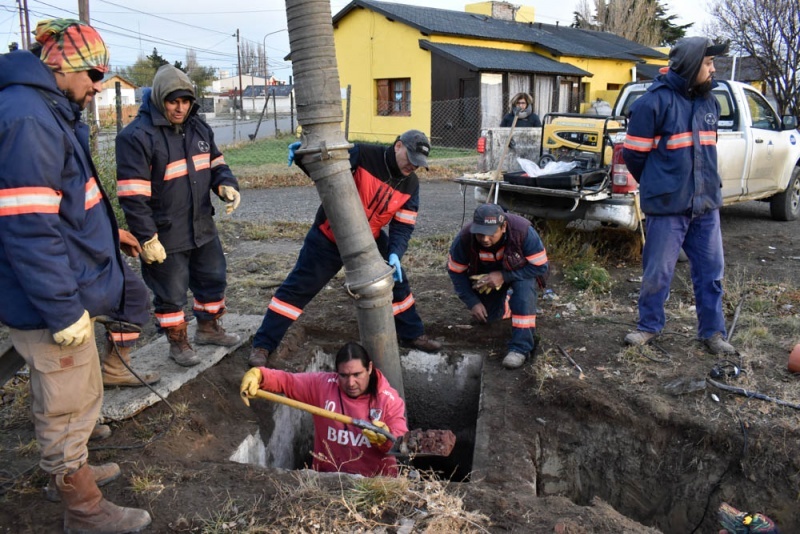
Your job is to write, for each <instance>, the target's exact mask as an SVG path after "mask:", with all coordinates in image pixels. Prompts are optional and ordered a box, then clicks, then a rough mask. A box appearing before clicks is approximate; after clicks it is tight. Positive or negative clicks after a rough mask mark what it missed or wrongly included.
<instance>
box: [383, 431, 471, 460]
mask: <svg viewBox="0 0 800 534" xmlns="http://www.w3.org/2000/svg"><path fill="white" fill-rule="evenodd" d="M455 445H456V435H455V434H453V432H452V431H450V430H422V429H417V430H410V431H409V432H407V433H406V434H405V435H403V436H401V437H399V438H397V441H395V442H394V445H393V446H392V448H391V450H390V451H389V454H391V455H393V456H414V457H422V456H450V453H452V452H453V447H455Z"/></svg>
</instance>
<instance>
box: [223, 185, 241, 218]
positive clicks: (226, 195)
mask: <svg viewBox="0 0 800 534" xmlns="http://www.w3.org/2000/svg"><path fill="white" fill-rule="evenodd" d="M219 198H221V199H222V200H224V201H225V202H227V204H228V205H227V206H225V213H227V214H228V215H230V214H231V213H233V212H234V210H235V209H236V208H238V207H239V202H241V201H242V195H240V194H239V192H238V191H237V190H236V189H234V188H233V187H231V186H229V185H221V186H219Z"/></svg>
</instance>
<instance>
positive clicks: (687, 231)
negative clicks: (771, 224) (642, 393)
mask: <svg viewBox="0 0 800 534" xmlns="http://www.w3.org/2000/svg"><path fill="white" fill-rule="evenodd" d="M726 48H727V45H725V44H714V43H713V42H712V41H711V40H709V39H706V38H705V37H687V38H685V39H681V40H680V41H678V43H677V44H676V45H675V46H674V47H672V50H670V53H669V69H668V70H667V72H666V74H664V75H662V76H659V77H658V78H657V79H656V81H654V82H653V84H652V85H651V86H650V87H649V88H648V89H647V92H646V93H645V94H644V95H642V97H641V98H639V100H637V101H636V102H634V103H633V105H632V106H631V110H630V120H629V121H628V133H627V135H626V137H625V145H624V147H623V150H622V156H623V158H624V159H625V163H626V164H627V166H628V170H629V171H630V172H631V174H632V175H633V177H634V178H635V179H636V181H637V182H639V192H640V195H641V198H642V211H643V212H644V214H645V215H646V219H645V229H646V230H647V241H646V242H645V245H644V251H643V252H642V268H643V271H644V272H643V275H642V288H641V291H640V293H639V323H638V325H637V330H636V332H631V333H629V334H628V335H626V336H625V343H627V344H628V345H644V344H645V343H649V342H650V341H651V340H652V339H653V338H654V337H656V336H657V335H658V334H659V333H660V332H661V330H663V328H664V325H665V324H666V315H665V313H664V303H665V302H666V300H667V296H668V295H669V288H670V284H671V283H672V276H673V275H674V273H675V264H676V262H677V261H678V255H679V254H680V251H681V248H683V250H684V252H686V255H687V256H688V257H689V265H690V267H691V276H692V286H693V288H694V298H695V304H696V308H697V319H698V326H697V336H698V338H699V339H700V340H701V342H702V343H703V345H704V346H705V348H706V350H708V352H710V353H711V354H732V353H735V352H736V349H734V348H733V346H731V344H730V343H728V341H727V333H726V330H725V316H724V314H723V312H722V277H723V273H724V269H725V261H724V256H723V251H722V231H721V230H720V222H719V208H720V207H721V206H722V189H721V187H722V179H721V178H720V176H719V172H718V171H717V123H718V121H719V113H720V105H719V102H717V99H716V98H714V95H713V94H712V93H711V90H712V89H713V88H714V87H715V86H716V82H714V72H715V71H714V56H716V55H719V54H722V53H724V52H725V49H726Z"/></svg>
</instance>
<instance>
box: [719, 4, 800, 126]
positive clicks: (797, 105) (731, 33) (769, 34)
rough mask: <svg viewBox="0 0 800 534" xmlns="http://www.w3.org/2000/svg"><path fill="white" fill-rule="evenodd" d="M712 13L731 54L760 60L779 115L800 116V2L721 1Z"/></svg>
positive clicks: (759, 63) (760, 65) (759, 62)
mask: <svg viewBox="0 0 800 534" xmlns="http://www.w3.org/2000/svg"><path fill="white" fill-rule="evenodd" d="M711 12H712V14H713V16H714V22H713V23H712V30H713V32H714V34H715V35H718V36H720V37H724V38H727V39H730V40H731V52H732V53H737V54H740V55H749V56H752V57H753V58H755V59H756V61H757V62H758V65H759V67H760V68H761V72H762V73H763V74H764V77H765V81H766V83H767V86H768V87H769V89H770V92H771V93H772V94H773V96H774V97H775V102H776V103H777V106H778V112H779V113H781V114H784V113H788V114H792V115H800V78H799V76H800V74H798V69H800V2H798V0H717V1H716V3H715V4H713V5H712V11H711Z"/></svg>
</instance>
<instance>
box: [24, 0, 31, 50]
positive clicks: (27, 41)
mask: <svg viewBox="0 0 800 534" xmlns="http://www.w3.org/2000/svg"><path fill="white" fill-rule="evenodd" d="M22 5H23V6H25V30H26V31H25V47H26V49H27V50H30V49H31V19H30V12H29V11H28V0H22Z"/></svg>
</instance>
